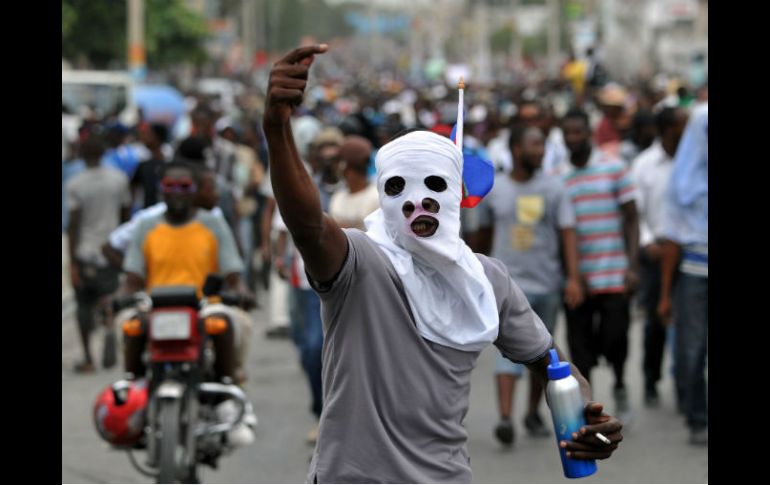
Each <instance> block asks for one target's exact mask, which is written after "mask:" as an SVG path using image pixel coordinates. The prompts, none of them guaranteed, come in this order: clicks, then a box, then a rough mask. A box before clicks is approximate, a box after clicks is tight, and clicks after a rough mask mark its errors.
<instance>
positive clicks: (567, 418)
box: [545, 349, 597, 478]
mask: <svg viewBox="0 0 770 485" xmlns="http://www.w3.org/2000/svg"><path fill="white" fill-rule="evenodd" d="M549 353H550V357H551V364H550V365H549V366H548V386H547V387H546V390H545V392H546V394H547V396H548V404H549V405H550V407H551V416H552V417H553V428H554V430H556V443H557V446H558V443H559V442H561V441H572V433H576V432H578V431H579V430H580V427H581V426H583V425H585V424H586V420H585V416H584V414H583V412H584V408H585V403H584V402H583V396H582V395H581V393H580V384H579V383H578V381H577V379H575V378H574V377H573V376H572V373H571V372H570V366H569V363H568V362H560V361H559V354H558V353H557V352H556V349H551V350H550V352H549ZM559 456H561V464H562V467H564V476H565V477H567V478H582V477H587V476H589V475H593V474H594V473H596V469H597V468H596V460H575V459H574V458H567V452H566V451H565V450H564V449H563V448H561V447H559Z"/></svg>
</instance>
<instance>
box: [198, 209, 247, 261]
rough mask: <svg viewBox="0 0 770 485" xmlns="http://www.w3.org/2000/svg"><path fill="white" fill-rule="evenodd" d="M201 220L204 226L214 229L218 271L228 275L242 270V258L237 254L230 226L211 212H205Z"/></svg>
mask: <svg viewBox="0 0 770 485" xmlns="http://www.w3.org/2000/svg"><path fill="white" fill-rule="evenodd" d="M202 220H203V222H204V223H205V224H206V226H208V227H209V228H210V229H211V230H212V231H214V235H215V236H216V238H217V243H218V244H217V248H218V252H217V259H218V263H219V272H220V273H221V274H223V275H228V274H231V273H240V272H241V271H243V260H242V259H241V256H240V254H238V247H237V246H236V245H235V238H234V237H233V233H232V231H231V230H230V226H228V225H227V223H226V222H225V221H224V220H223V219H221V218H219V217H214V216H213V215H211V214H206V215H205V218H202Z"/></svg>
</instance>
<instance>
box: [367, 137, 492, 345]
mask: <svg viewBox="0 0 770 485" xmlns="http://www.w3.org/2000/svg"><path fill="white" fill-rule="evenodd" d="M375 165H376V168H377V190H378V192H379V198H380V209H378V210H376V211H374V212H373V213H372V214H371V215H369V217H367V218H366V220H365V221H364V223H365V224H366V228H367V233H366V234H367V235H368V236H369V237H370V238H371V239H372V240H373V241H374V242H376V243H377V244H378V245H379V247H380V248H381V249H382V250H383V251H384V252H385V254H386V255H387V256H388V259H390V261H391V263H392V264H393V266H394V267H395V269H396V272H397V273H398V275H399V277H400V278H401V282H402V283H403V285H404V289H405V291H406V295H407V299H408V300H409V304H410V307H411V309H412V313H413V315H414V318H415V322H416V324H417V330H418V332H419V333H420V335H422V336H423V337H424V338H425V339H427V340H430V341H432V342H436V343H439V344H442V345H446V346H448V347H452V348H455V349H458V350H465V351H477V350H481V349H483V348H484V347H486V346H487V345H489V344H490V343H492V342H494V341H495V340H496V339H497V333H498V329H499V316H498V313H497V303H496V301H495V295H494V291H493V289H492V285H491V284H490V283H489V280H488V279H487V277H486V275H485V274H484V268H483V267H482V266H481V263H480V262H479V260H478V258H477V257H476V256H475V255H474V254H473V252H472V251H471V249H470V248H469V247H468V246H467V245H466V244H465V242H464V241H463V240H462V239H461V238H460V201H461V199H462V154H461V153H460V150H459V149H458V148H457V147H456V146H455V145H454V143H452V142H451V141H450V140H449V139H448V138H444V137H442V136H440V135H437V134H435V133H432V132H427V131H415V132H412V133H408V134H406V135H404V136H402V137H400V138H397V139H396V140H394V141H392V142H390V143H388V144H386V145H385V146H383V147H382V148H381V149H380V150H379V152H378V153H377V157H376V159H375ZM436 224H437V227H436Z"/></svg>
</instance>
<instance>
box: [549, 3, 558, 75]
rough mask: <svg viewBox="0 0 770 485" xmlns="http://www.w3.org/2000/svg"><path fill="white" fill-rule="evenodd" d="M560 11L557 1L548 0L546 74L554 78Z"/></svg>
mask: <svg viewBox="0 0 770 485" xmlns="http://www.w3.org/2000/svg"><path fill="white" fill-rule="evenodd" d="M560 10H561V9H560V8H559V0H548V17H549V19H548V74H550V75H551V76H556V75H557V73H558V70H559V53H560V50H561V11H560Z"/></svg>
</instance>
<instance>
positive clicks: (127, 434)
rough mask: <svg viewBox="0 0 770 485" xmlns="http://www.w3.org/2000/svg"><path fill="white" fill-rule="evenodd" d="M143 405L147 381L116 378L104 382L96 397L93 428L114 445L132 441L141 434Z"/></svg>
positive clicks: (144, 406)
mask: <svg viewBox="0 0 770 485" xmlns="http://www.w3.org/2000/svg"><path fill="white" fill-rule="evenodd" d="M146 409H147V384H146V382H145V381H118V382H116V383H114V384H111V385H109V386H107V387H106V388H105V389H104V391H102V392H101V394H99V397H97V398H96V402H95V403H94V422H95V423H96V430H97V431H98V432H99V435H101V437H102V438H103V439H104V440H106V441H107V442H109V443H111V444H113V445H117V446H126V445H133V444H134V443H136V442H137V441H138V440H139V438H141V436H142V432H143V429H144V423H145V414H146V413H145V411H146Z"/></svg>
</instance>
